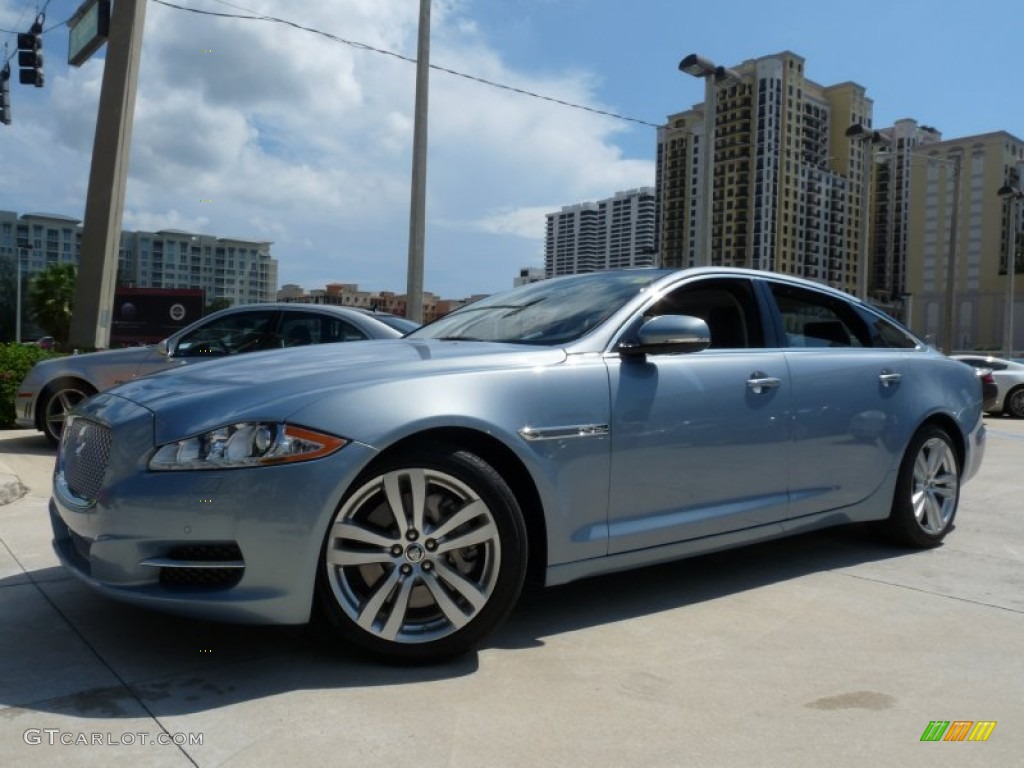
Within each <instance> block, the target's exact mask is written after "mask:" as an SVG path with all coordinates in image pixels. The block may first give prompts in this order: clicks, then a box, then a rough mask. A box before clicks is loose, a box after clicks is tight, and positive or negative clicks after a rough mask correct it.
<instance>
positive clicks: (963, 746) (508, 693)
mask: <svg viewBox="0 0 1024 768" xmlns="http://www.w3.org/2000/svg"><path fill="white" fill-rule="evenodd" d="M987 421H988V428H989V443H988V452H987V455H986V460H985V464H984V465H983V467H982V470H981V472H980V473H979V475H978V476H977V477H976V478H975V479H974V480H973V481H972V482H971V483H969V484H968V485H967V486H966V487H965V489H964V492H963V497H962V502H961V506H960V511H959V513H958V526H957V530H956V531H955V532H954V533H953V534H952V535H951V536H950V537H949V538H948V539H947V541H946V543H945V544H944V545H943V546H942V547H940V548H938V549H936V550H931V551H926V552H910V551H907V550H902V549H896V548H893V547H889V546H887V545H883V544H879V543H877V542H875V541H874V540H873V539H872V538H871V537H870V536H868V535H867V534H866V532H864V531H862V530H860V529H835V530H832V531H827V532H823V533H819V534H812V535H807V536H802V537H798V538H795V539H790V540H786V541H782V542H775V543H769V544H764V545H759V546H756V547H753V548H748V549H741V550H733V551H731V552H726V553H722V554H718V555H713V556H707V557H702V558H698V559H694V560H689V561H683V562H679V563H675V564H670V565H666V566H659V567H654V568H648V569H644V570H640V571H634V572H630V573H626V574H620V575H616V576H608V577H602V578H598V579H594V580H591V581H586V582H580V583H576V584H571V585H568V586H565V587H560V588H556V589H551V590H545V591H541V592H537V593H533V594H530V595H529V596H527V598H526V599H525V600H524V601H523V602H522V604H521V605H520V606H519V608H518V609H517V610H516V611H515V613H514V614H513V616H512V618H511V620H510V621H509V622H508V624H506V625H505V626H504V627H503V628H502V629H501V630H500V631H499V632H498V633H497V634H496V635H495V636H494V637H493V638H492V639H491V641H490V642H488V643H487V644H486V646H485V647H484V648H482V649H481V650H480V651H479V652H477V653H475V654H473V655H471V656H468V657H465V658H463V659H461V660H459V661H457V662H455V663H451V664H447V665H443V666H437V667H428V668H394V667H382V666H378V665H374V664H370V663H367V662H365V661H363V660H361V659H360V658H358V657H356V656H354V655H352V654H349V653H346V652H345V651H344V649H341V650H336V649H328V648H325V647H323V646H321V645H318V644H317V643H315V642H313V641H311V640H310V639H309V637H308V636H307V635H306V633H304V632H303V631H301V630H298V629H292V628H272V627H271V628H267V627H240V626H225V625H215V624H206V623H200V622H195V621H190V620H187V619H181V618H176V617H171V616H164V615H160V614H155V613H150V612H147V611H143V610H140V609H135V608H131V607H128V606H124V605H120V604H117V603H113V602H111V601H108V600H105V599H104V598H102V597H100V596H98V595H95V594H93V593H92V592H91V591H89V590H87V589H86V588H85V587H83V586H82V585H80V584H79V583H78V582H77V581H75V580H74V579H73V578H71V577H69V576H67V575H65V573H64V572H63V571H62V570H61V569H60V568H59V567H58V566H57V562H56V558H55V556H54V555H53V552H52V550H51V549H50V534H49V524H48V520H47V512H46V493H47V482H48V474H49V469H50V467H51V466H52V462H53V453H52V451H51V450H50V449H48V447H47V445H46V442H45V439H44V438H43V437H42V436H41V435H38V434H37V433H34V432H32V431H29V430H18V431H8V432H2V433H0V473H3V472H5V471H7V470H9V471H10V472H11V473H13V474H15V475H17V477H19V478H20V480H21V482H22V483H23V484H24V485H25V486H27V487H28V489H29V492H28V494H27V495H25V496H24V497H22V498H21V499H18V500H16V501H13V502H11V503H9V504H7V505H5V506H0V616H2V617H3V620H2V621H0V649H2V654H0V765H52V764H54V763H55V762H57V761H60V763H61V764H63V765H97V766H99V765H104V766H106V765H122V764H123V765H128V764H137V763H139V762H142V761H144V762H145V763H146V764H147V765H168V766H188V765H199V766H221V765H246V766H249V765H278V764H281V763H282V762H284V761H292V762H295V761H298V762H307V761H308V762H310V763H312V762H317V763H320V764H329V765H342V766H348V765H352V766H373V765H383V764H394V763H396V762H398V761H403V762H413V763H415V764H417V765H421V766H534V765H536V766H547V765H551V766H554V765H558V766H576V765H586V766H591V767H592V766H623V765H644V766H683V765H686V766H705V765H706V766H744V767H746V766H751V765H786V766H820V765H829V766H862V765H876V766H889V765H892V766H897V765H900V766H902V765H916V764H925V763H926V762H927V764H929V765H938V766H945V765H949V766H963V765H1013V764H1017V762H1018V761H1019V756H1020V755H1021V754H1024V697H1022V696H1021V681H1022V680H1024V662H1022V660H1021V651H1020V649H1021V647H1024V510H1022V507H1024V505H1022V503H1021V497H1022V495H1024V493H1022V492H1024V479H1022V478H1021V475H1020V469H1021V467H1022V466H1024V422H1021V421H1014V420H1010V419H1005V418H990V419H988V420H987ZM934 720H942V721H946V720H949V721H958V720H959V721H979V720H985V721H995V722H996V723H997V725H996V727H995V728H994V730H993V731H992V733H991V736H990V738H989V739H988V741H987V742H984V743H977V742H974V743H972V742H937V743H922V742H921V741H920V739H921V736H922V733H923V732H924V731H925V730H926V728H927V726H928V725H929V723H930V722H931V721H934ZM151 742H152V743H151ZM156 742H166V743H156ZM197 742H201V743H197Z"/></svg>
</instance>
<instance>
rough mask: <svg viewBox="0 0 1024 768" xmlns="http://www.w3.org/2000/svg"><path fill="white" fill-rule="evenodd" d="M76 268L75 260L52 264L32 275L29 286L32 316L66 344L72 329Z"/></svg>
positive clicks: (48, 331)
mask: <svg viewBox="0 0 1024 768" xmlns="http://www.w3.org/2000/svg"><path fill="white" fill-rule="evenodd" d="M75 272H76V270H75V265H74V264H51V265H50V266H49V267H47V268H46V269H44V270H43V271H42V272H40V273H39V274H38V275H36V276H35V278H34V279H33V280H32V284H31V285H30V286H29V289H28V300H29V304H30V306H31V307H32V317H33V318H34V319H35V321H36V322H37V323H38V324H39V327H40V328H42V329H43V330H44V331H45V332H46V333H47V334H49V335H50V336H53V338H55V339H56V340H57V343H58V344H61V345H62V346H63V345H65V344H67V341H68V334H69V333H70V332H71V305H72V304H73V303H74V298H75Z"/></svg>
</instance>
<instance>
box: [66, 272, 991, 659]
mask: <svg viewBox="0 0 1024 768" xmlns="http://www.w3.org/2000/svg"><path fill="white" fill-rule="evenodd" d="M984 435H985V427H984V422H983V419H982V411H981V385H980V384H979V382H978V378H977V376H976V375H975V374H974V372H973V371H972V370H971V369H970V368H968V367H967V366H965V365H963V364H961V363H959V362H955V361H953V360H950V359H949V358H948V357H945V356H944V355H942V354H940V353H938V352H936V351H935V350H933V349H931V348H929V347H928V346H927V345H925V344H923V343H922V342H920V341H919V340H917V339H915V338H914V337H913V336H912V335H911V334H910V333H909V332H908V331H907V330H905V329H904V328H902V327H901V326H899V325H897V324H895V323H894V322H893V321H892V320H890V319H889V318H887V317H886V316H884V315H882V314H879V313H878V312H876V311H874V310H873V309H871V308H870V307H868V306H867V305H865V304H862V303H861V302H859V301H857V300H856V299H853V298H851V297H850V296H848V295H846V294H843V293H840V292H838V291H833V290H830V289H826V288H823V287H821V286H819V285H816V284H813V283H811V282H806V281H801V280H798V279H794V278H789V277H784V276H781V275H774V274H772V273H766V272H754V271H745V270H727V269H701V270H687V271H681V272H670V271H664V270H649V269H645V270H627V271H617V272H604V273H596V274H588V275H578V276H573V277H566V278H560V279H554V280H547V281H543V282H539V283H535V284H533V285H528V286H522V287H520V288H517V289H514V290H513V291H510V292H507V293H504V294H499V295H495V296H492V297H490V298H487V299H484V300H481V301H478V302H476V303H474V304H471V305H468V306H466V307H464V308H462V309H460V310H458V311H456V312H453V313H452V314H450V315H447V316H446V317H444V318H442V319H440V320H438V321H436V322H434V323H432V324H430V325H427V326H424V327H423V328H421V329H419V330H417V331H414V332H413V333H412V334H410V335H409V336H407V337H405V338H404V339H396V340H389V341H388V340H386V341H377V342H367V343H365V344H361V345H358V348H357V349H356V348H353V349H345V350H344V351H343V352H342V351H341V350H339V349H338V348H337V347H336V346H323V347H319V348H316V349H310V350H306V353H305V354H301V355H299V354H294V353H291V352H288V351H284V352H277V353H273V355H272V356H271V354H259V353H257V354H252V355H246V356H245V357H240V358H238V359H234V360H227V361H224V362H223V363H222V364H219V365H210V366H195V367H192V368H185V369H183V370H175V371H171V372H168V373H162V374H158V375H156V376H151V377H147V378H144V379H139V380H137V381H132V382H129V383H127V384H123V385H121V386H119V387H116V388H115V389H113V390H111V391H109V392H107V393H105V394H100V395H98V396H96V397H94V398H92V399H90V400H88V401H87V402H85V403H83V404H82V405H81V406H79V407H78V408H77V409H76V410H75V412H74V413H73V414H72V415H71V416H70V417H69V420H68V424H67V427H66V429H65V433H64V438H63V441H62V445H61V449H60V452H59V456H58V462H57V472H56V475H55V481H54V492H53V498H52V502H51V505H50V512H51V518H52V524H53V531H54V546H55V549H56V551H57V553H58V555H59V556H60V559H61V561H62V562H63V564H64V565H65V567H66V568H68V569H69V570H70V571H71V572H72V573H74V574H75V575H76V576H78V577H79V578H80V579H82V580H83V581H85V582H86V583H87V584H89V585H91V586H93V587H94V588H96V589H98V590H100V591H101V592H103V593H105V594H107V595H109V596H111V597H114V598H118V599H121V600H126V601H129V602H132V603H136V604H140V605H146V606H151V607H154V608H158V609H161V610H167V611H174V612H178V613H182V614H187V615H191V616H197V617H204V618H215V619H224V620H232V621H240V622H277V623H304V622H307V621H309V620H310V619H311V617H313V616H317V617H320V618H322V619H323V620H324V621H323V624H324V626H325V627H327V628H328V629H329V631H330V632H332V633H334V634H335V636H336V637H337V638H339V639H340V640H341V641H342V642H343V643H344V644H345V645H348V646H354V647H357V648H360V649H362V650H364V651H367V652H370V653H371V654H373V655H376V656H378V657H383V658H385V659H390V660H398V661H431V660H437V659H441V658H445V657H449V656H451V655H453V654H458V653H461V652H464V651H466V650H467V649H471V648H473V647H474V646H475V645H476V644H478V643H479V642H480V641H481V640H482V639H483V638H484V637H485V636H487V635H488V633H490V632H491V631H492V630H494V629H495V627H496V626H497V625H498V624H499V623H500V622H501V621H502V620H503V619H504V618H505V617H506V616H507V615H508V613H509V611H510V610H511V609H512V606H513V605H514V603H515V602H516V599H517V597H518V595H519V593H520V589H521V587H522V586H523V584H524V580H525V579H526V578H527V577H528V576H533V577H535V578H537V579H538V580H540V581H541V582H543V583H546V584H549V585H550V584H563V583H565V582H569V581H573V580H575V579H579V578H583V577H586V576H592V575H595V574H600V573H607V572H610V571H618V570H622V569H625V568H631V567H634V566H640V565H646V564H650V563H659V562H663V561H668V560H673V559H676V558H681V557H688V556H691V555H697V554H701V553H705V552H710V551H714V550H720V549H724V548H728V547H734V546H739V545H742V544H748V543H752V542H756V541H762V540H765V539H771V538H775V537H780V536H787V535H790V534H796V533H800V532H803V531H810V530H813V529H817V528H823V527H826V526H832V525H837V524H840V523H848V522H857V521H875V522H876V524H877V525H878V526H879V527H881V528H882V529H884V530H885V531H886V532H888V534H890V535H891V536H893V537H895V538H896V539H898V540H899V541H901V542H903V543H905V544H907V545H910V546H913V547H932V546H935V545H937V544H939V542H941V541H942V539H943V537H944V536H946V534H947V533H948V532H949V531H950V530H951V529H952V527H953V522H954V519H955V515H956V510H957V505H958V501H959V498H960V489H961V485H962V484H963V483H964V482H965V481H967V480H968V479H969V478H970V477H971V476H972V475H974V474H975V472H976V470H977V469H978V466H979V464H980V462H981V460H982V455H983V452H984Z"/></svg>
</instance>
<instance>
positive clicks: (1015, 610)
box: [831, 571, 1024, 614]
mask: <svg viewBox="0 0 1024 768" xmlns="http://www.w3.org/2000/svg"><path fill="white" fill-rule="evenodd" d="M831 573H835V574H838V575H840V576H847V577H849V578H851V579H860V580H861V581H870V582H871V583H872V584H884V585H885V586H887V587H896V588H898V589H909V590H911V591H913V592H920V593H921V594H923V595H932V596H934V597H942V598H945V599H947V600H957V601H959V602H961V603H970V604H971V605H980V606H983V607H985V608H995V609H997V610H1000V611H1006V612H1007V613H1017V614H1024V611H1022V610H1020V609H1019V608H1007V607H1006V606H1005V605H996V604H995V603H984V602H982V601H981V600H972V599H970V598H969V597H957V596H956V595H945V594H943V593H942V592H932V591H931V590H928V589H922V588H921V587H912V586H910V585H909V584H897V583H896V582H893V581H886V580H885V579H873V578H871V577H870V576H861V575H860V574H857V573H843V572H842V571H831Z"/></svg>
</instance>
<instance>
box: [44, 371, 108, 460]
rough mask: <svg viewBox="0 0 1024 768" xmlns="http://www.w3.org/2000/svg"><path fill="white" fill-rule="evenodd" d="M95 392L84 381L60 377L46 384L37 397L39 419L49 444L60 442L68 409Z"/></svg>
mask: <svg viewBox="0 0 1024 768" xmlns="http://www.w3.org/2000/svg"><path fill="white" fill-rule="evenodd" d="M95 394H96V390H95V389H93V388H92V387H90V386H89V385H88V384H86V383H85V382H82V381H76V380H74V379H61V380H60V381H55V382H53V383H51V384H48V385H47V386H46V389H44V390H43V394H42V395H40V397H39V408H40V419H39V421H40V427H41V428H42V430H43V434H44V435H46V439H47V440H49V441H50V444H51V445H57V443H59V442H60V436H61V434H62V433H63V432H64V420H65V419H66V418H67V415H68V411H70V410H71V409H72V408H74V407H75V406H76V405H78V404H79V403H80V402H82V401H83V400H85V399H86V398H89V397H92V396H93V395H95Z"/></svg>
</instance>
